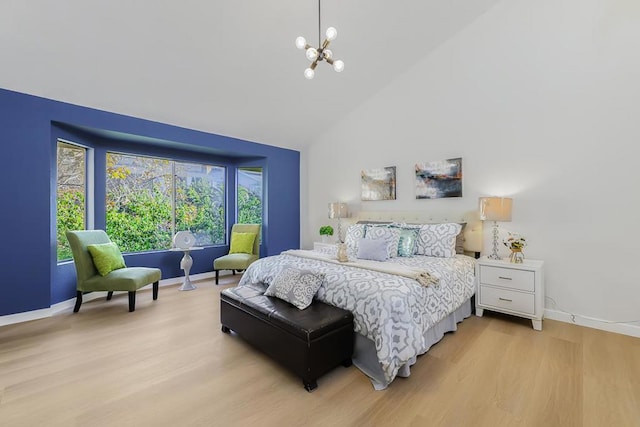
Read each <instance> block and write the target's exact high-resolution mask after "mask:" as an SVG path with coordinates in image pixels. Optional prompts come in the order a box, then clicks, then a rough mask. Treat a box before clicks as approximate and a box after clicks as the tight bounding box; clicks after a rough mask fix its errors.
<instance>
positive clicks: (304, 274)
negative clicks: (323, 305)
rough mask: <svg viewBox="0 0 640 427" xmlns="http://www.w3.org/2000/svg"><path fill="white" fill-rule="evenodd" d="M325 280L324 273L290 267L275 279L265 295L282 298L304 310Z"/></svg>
mask: <svg viewBox="0 0 640 427" xmlns="http://www.w3.org/2000/svg"><path fill="white" fill-rule="evenodd" d="M323 280H324V274H322V273H315V272H313V271H310V270H299V269H297V268H292V267H288V268H285V269H283V270H282V271H281V272H280V273H279V274H278V275H277V276H276V277H275V279H274V280H273V282H272V283H271V284H270V285H269V287H268V288H267V290H266V291H265V293H264V294H265V295H267V296H270V297H276V298H280V299H281V300H283V301H286V302H288V303H290V304H293V305H295V306H296V307H298V308H299V309H300V310H304V309H305V308H307V307H309V306H310V305H311V302H312V301H313V297H314V296H315V295H316V292H318V289H320V286H321V285H322V281H323Z"/></svg>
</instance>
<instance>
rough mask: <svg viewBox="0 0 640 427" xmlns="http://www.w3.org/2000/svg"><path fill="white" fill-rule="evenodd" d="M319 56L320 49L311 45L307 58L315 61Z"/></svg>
mask: <svg viewBox="0 0 640 427" xmlns="http://www.w3.org/2000/svg"><path fill="white" fill-rule="evenodd" d="M317 57H318V51H317V50H316V49H315V48H313V47H310V48H309V49H307V59H308V60H309V61H315V60H316V58H317Z"/></svg>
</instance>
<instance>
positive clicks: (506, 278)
mask: <svg viewBox="0 0 640 427" xmlns="http://www.w3.org/2000/svg"><path fill="white" fill-rule="evenodd" d="M498 279H502V280H513V279H512V278H511V277H502V276H498Z"/></svg>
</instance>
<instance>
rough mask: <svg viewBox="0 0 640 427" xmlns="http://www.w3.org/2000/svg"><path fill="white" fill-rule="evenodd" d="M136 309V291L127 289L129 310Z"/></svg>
mask: <svg viewBox="0 0 640 427" xmlns="http://www.w3.org/2000/svg"><path fill="white" fill-rule="evenodd" d="M132 311H136V291H129V312H132Z"/></svg>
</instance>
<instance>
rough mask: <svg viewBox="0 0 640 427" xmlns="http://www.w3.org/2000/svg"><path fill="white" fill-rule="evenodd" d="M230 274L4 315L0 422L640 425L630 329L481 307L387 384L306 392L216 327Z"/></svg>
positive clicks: (352, 380) (639, 362)
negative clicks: (131, 300)
mask: <svg viewBox="0 0 640 427" xmlns="http://www.w3.org/2000/svg"><path fill="white" fill-rule="evenodd" d="M237 278H238V276H235V277H233V276H224V277H223V278H221V285H220V286H215V285H214V284H213V281H201V282H197V286H198V289H197V290H194V291H190V292H180V291H178V290H177V286H169V287H163V288H161V289H160V296H159V299H158V301H156V302H153V301H152V299H151V293H150V291H148V292H147V291H143V292H140V294H139V295H138V298H137V304H136V311H135V312H134V313H128V312H127V296H126V294H123V295H116V296H114V298H113V300H112V301H111V302H105V301H104V300H102V299H100V300H96V301H91V302H88V303H85V304H83V305H82V308H81V310H80V312H79V313H78V314H72V313H70V312H69V313H63V314H60V315H57V316H55V317H52V318H49V319H42V320H37V321H32V322H28V323H23V324H18V325H11V326H5V327H2V328H0V426H6V427H8V426H11V427H13V426H303V425H304V426H394V427H400V426H564V427H568V426H598V427H599V426H607V427H614V426H624V427H626V426H640V339H637V338H631V337H627V336H623V335H616V334H612V333H608V332H602V331H598V330H593V329H587V328H582V327H579V326H575V325H569V324H565V323H561V322H555V321H551V320H546V321H545V322H544V330H543V331H542V332H536V331H534V330H533V329H532V328H531V323H530V322H529V321H528V320H520V319H516V318H512V317H507V316H502V315H497V314H491V313H489V312H485V313H486V314H485V317H483V318H477V317H475V316H473V317H471V318H469V319H467V320H465V321H464V322H463V323H461V324H460V325H459V329H458V331H457V332H455V333H450V334H447V335H446V336H445V338H444V339H443V340H442V341H441V342H440V343H438V344H437V345H436V346H434V347H433V348H432V349H431V350H430V351H429V352H428V353H427V354H425V355H423V356H421V357H420V358H419V359H418V363H417V364H416V365H414V367H413V368H412V369H411V376H410V377H409V378H398V379H396V380H395V381H394V382H393V383H392V385H391V386H390V387H389V388H388V389H387V390H385V391H374V389H373V387H372V386H371V383H370V382H369V380H368V379H367V378H366V377H365V376H364V374H362V373H361V372H360V371H359V370H358V369H356V368H355V367H353V366H352V367H350V368H343V367H341V366H340V367H338V368H336V369H335V370H333V371H332V372H330V373H329V374H327V375H326V376H324V377H321V378H320V379H319V381H318V389H317V390H316V391H314V392H313V393H307V392H306V391H305V390H304V388H303V387H302V382H301V380H300V379H299V378H297V377H295V376H294V375H293V374H290V373H289V372H288V371H286V370H284V369H283V368H281V367H280V366H279V365H277V364H275V363H273V362H271V360H269V359H268V358H267V357H265V356H263V355H262V354H261V353H258V352H256V351H254V350H253V349H252V348H251V347H249V346H248V345H246V344H245V343H244V342H243V341H242V339H240V338H239V337H238V336H237V335H234V334H232V335H226V334H223V333H222V332H221V331H220V320H219V295H220V291H221V290H222V289H224V288H226V287H228V286H231V285H233V284H235V283H236V281H237Z"/></svg>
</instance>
